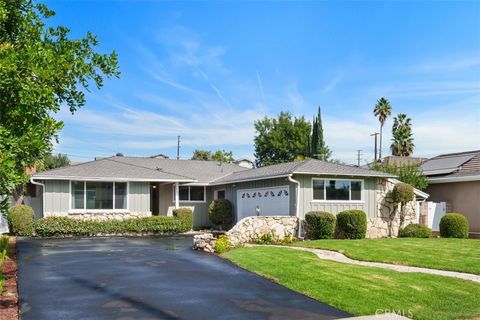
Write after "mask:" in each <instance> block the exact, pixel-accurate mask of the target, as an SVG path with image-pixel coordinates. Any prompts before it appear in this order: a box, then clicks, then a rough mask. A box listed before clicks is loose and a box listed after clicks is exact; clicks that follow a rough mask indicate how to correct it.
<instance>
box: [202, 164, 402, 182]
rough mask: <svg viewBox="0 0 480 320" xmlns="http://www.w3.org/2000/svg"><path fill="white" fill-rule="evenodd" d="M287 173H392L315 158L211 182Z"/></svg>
mask: <svg viewBox="0 0 480 320" xmlns="http://www.w3.org/2000/svg"><path fill="white" fill-rule="evenodd" d="M289 174H318V175H333V176H361V177H384V178H391V177H394V176H393V175H390V174H386V173H383V172H378V171H374V170H370V169H365V168H359V167H355V166H349V165H342V164H336V163H331V162H326V161H320V160H315V159H308V160H303V161H295V162H287V163H281V164H275V165H271V166H266V167H261V168H256V169H251V170H247V171H242V172H237V173H233V174H231V175H228V176H226V177H223V178H220V179H218V180H215V181H213V182H212V183H211V184H215V185H217V184H226V183H235V182H241V181H249V180H260V179H263V178H265V179H266V178H273V177H282V176H288V175H289Z"/></svg>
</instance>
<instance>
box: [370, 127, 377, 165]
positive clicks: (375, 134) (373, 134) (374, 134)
mask: <svg viewBox="0 0 480 320" xmlns="http://www.w3.org/2000/svg"><path fill="white" fill-rule="evenodd" d="M378 135H379V133H378V132H375V133H372V134H371V135H370V137H372V136H375V157H374V159H375V162H377V159H378V158H377V149H378V148H377V137H378Z"/></svg>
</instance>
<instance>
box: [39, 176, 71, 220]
mask: <svg viewBox="0 0 480 320" xmlns="http://www.w3.org/2000/svg"><path fill="white" fill-rule="evenodd" d="M69 184H70V182H69V181H63V180H47V181H45V214H44V216H50V215H56V216H60V215H61V216H66V215H68V210H69V208H70V185H69Z"/></svg>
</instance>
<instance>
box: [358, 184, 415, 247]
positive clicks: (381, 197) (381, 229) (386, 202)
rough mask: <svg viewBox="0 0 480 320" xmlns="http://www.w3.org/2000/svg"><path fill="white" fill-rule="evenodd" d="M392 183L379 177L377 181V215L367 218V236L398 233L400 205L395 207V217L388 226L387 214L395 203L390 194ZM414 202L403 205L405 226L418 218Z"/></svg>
mask: <svg viewBox="0 0 480 320" xmlns="http://www.w3.org/2000/svg"><path fill="white" fill-rule="evenodd" d="M394 186H395V184H394V183H392V182H390V181H388V180H385V179H379V180H378V182H377V204H378V209H377V216H376V217H374V218H368V219H367V220H368V225H367V235H366V237H367V238H370V239H374V238H386V237H389V236H390V233H391V236H392V237H396V236H397V235H398V229H399V227H400V206H398V207H397V213H396V215H395V219H394V220H393V222H392V224H391V226H389V216H390V213H391V212H392V209H393V208H394V207H395V204H394V203H393V201H392V198H391V196H390V194H391V191H392V190H393V187H394ZM415 208H416V203H415V201H411V202H409V203H408V204H407V205H406V207H405V221H404V223H403V226H406V225H408V224H410V223H418V218H417V214H416V212H415V211H416V209H415Z"/></svg>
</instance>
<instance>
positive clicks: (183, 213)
mask: <svg viewBox="0 0 480 320" xmlns="http://www.w3.org/2000/svg"><path fill="white" fill-rule="evenodd" d="M173 216H174V217H175V218H177V219H178V220H180V221H181V222H182V224H183V225H182V227H183V229H185V231H190V230H192V227H193V212H192V210H191V209H190V208H178V209H174V210H173Z"/></svg>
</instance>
